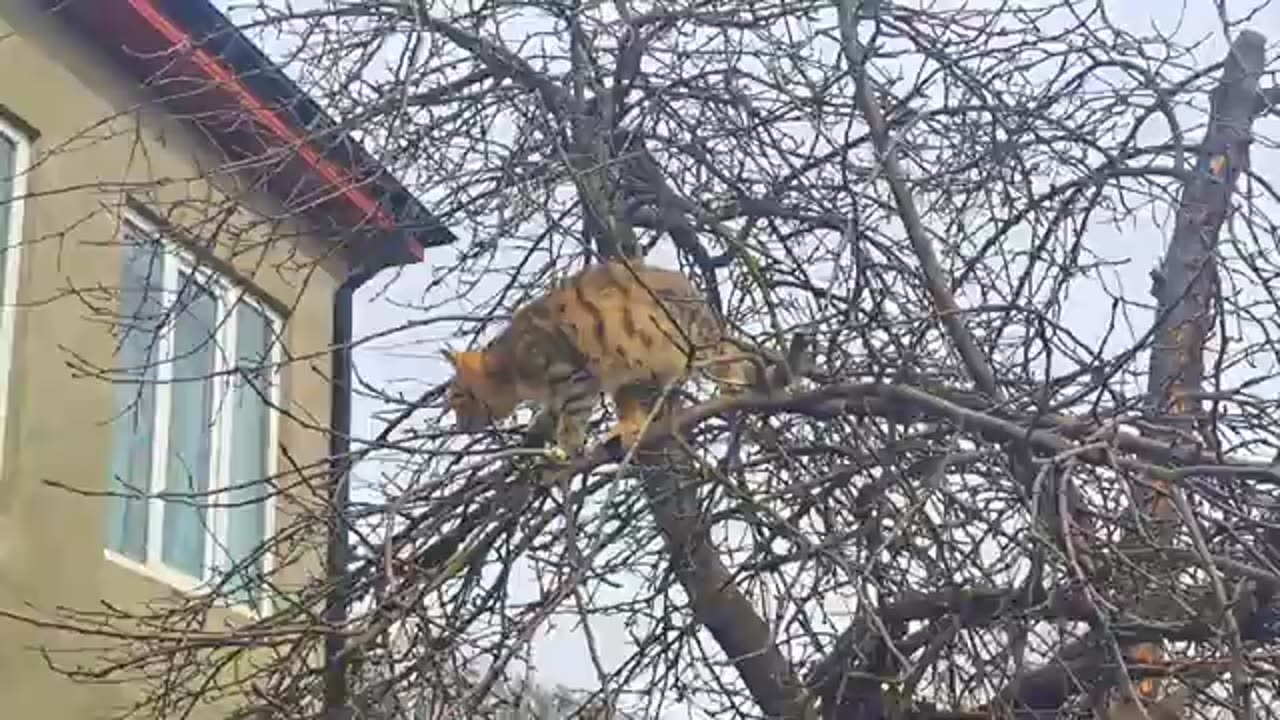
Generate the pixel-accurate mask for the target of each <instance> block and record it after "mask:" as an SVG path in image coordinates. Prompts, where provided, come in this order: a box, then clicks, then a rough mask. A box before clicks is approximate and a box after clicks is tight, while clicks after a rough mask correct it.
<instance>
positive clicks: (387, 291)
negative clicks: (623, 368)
mask: <svg viewBox="0 0 1280 720" xmlns="http://www.w3.org/2000/svg"><path fill="white" fill-rule="evenodd" d="M215 4H218V5H219V6H221V7H223V8H224V9H226V7H227V6H228V5H234V4H235V3H234V1H233V0H215ZM949 4H952V5H955V4H958V3H955V2H951V3H949ZM982 4H988V5H989V4H993V3H968V5H969V6H970V7H973V6H974V5H982ZM1215 5H1216V3H1215V2H1212V1H1211V0H1187V2H1185V3H1156V2H1135V1H1133V0H1128V1H1126V2H1114V3H1110V4H1109V5H1108V7H1107V10H1108V13H1109V14H1110V15H1111V17H1112V19H1113V21H1114V22H1115V23H1116V24H1118V25H1122V26H1125V27H1127V28H1128V29H1130V30H1132V31H1134V32H1142V31H1144V30H1150V29H1153V28H1154V29H1158V30H1159V31H1160V32H1161V33H1162V34H1166V35H1171V36H1173V37H1175V38H1176V39H1178V40H1181V41H1184V42H1186V41H1189V40H1192V39H1196V38H1205V41H1204V43H1203V45H1201V47H1200V48H1199V49H1198V51H1197V57H1198V58H1199V60H1200V64H1208V63H1211V62H1214V61H1217V60H1218V59H1220V58H1221V57H1222V56H1223V55H1224V54H1225V51H1226V48H1227V45H1228V41H1227V40H1226V39H1224V37H1223V35H1222V32H1221V30H1220V29H1216V28H1218V27H1219V24H1218V20H1217V10H1216V7H1215ZM1231 5H1232V6H1233V7H1236V8H1240V9H1241V10H1237V13H1238V12H1241V11H1242V10H1243V8H1245V7H1246V6H1245V4H1243V3H1238V2H1237V3H1231ZM231 14H232V17H233V18H235V17H238V15H237V14H236V13H231ZM1251 27H1253V28H1254V29H1256V30H1259V31H1261V32H1263V33H1264V34H1266V35H1267V36H1268V38H1269V41H1270V42H1269V56H1270V57H1273V58H1274V57H1276V56H1277V55H1280V47H1277V41H1280V3H1273V4H1271V5H1270V6H1267V7H1264V8H1263V9H1262V10H1260V11H1259V12H1258V13H1257V15H1256V16H1255V18H1254V20H1253V22H1252V24H1251ZM264 49H266V50H267V52H268V54H272V53H273V52H274V49H273V48H271V47H266V48H264ZM1273 65H1274V63H1273ZM1264 84H1269V82H1268V81H1267V80H1264ZM1160 130H1161V128H1160V127H1156V128H1154V131H1155V132H1159V131H1160ZM1255 131H1256V132H1257V134H1258V135H1259V136H1260V137H1269V138H1275V137H1280V119H1277V118H1274V117H1273V118H1264V119H1260V120H1259V121H1258V123H1257V124H1256V125H1255ZM1202 134H1203V130H1202V128H1199V127H1197V128H1196V129H1194V130H1192V131H1191V132H1190V135H1191V139H1193V140H1198V139H1199V138H1200V137H1201V136H1202ZM1253 159H1254V167H1255V169H1256V170H1257V171H1259V172H1260V173H1261V174H1263V175H1264V176H1270V177H1273V178H1277V177H1280V173H1277V170H1280V154H1278V153H1277V152H1276V151H1275V150H1274V149H1269V148H1265V147H1257V146H1256V147H1255V149H1254V154H1253ZM1087 242H1088V245H1089V248H1090V249H1091V250H1092V251H1093V252H1094V253H1096V254H1097V255H1098V256H1101V257H1103V258H1106V259H1110V260H1114V261H1122V264H1119V265H1117V266H1115V268H1114V270H1113V272H1112V280H1111V281H1110V285H1111V292H1112V293H1116V294H1122V295H1125V296H1127V297H1132V298H1141V299H1144V300H1146V299H1149V297H1150V296H1149V287H1150V283H1151V281H1150V278H1149V275H1148V273H1149V271H1150V270H1151V269H1152V268H1153V267H1156V266H1157V265H1158V263H1159V259H1160V257H1161V255H1162V251H1163V248H1164V246H1165V243H1166V238H1165V237H1164V236H1163V234H1162V233H1161V232H1160V231H1159V230H1158V229H1156V228H1155V226H1154V224H1151V223H1148V224H1139V225H1136V226H1134V227H1129V228H1111V227H1105V226H1099V227H1096V228H1094V229H1093V230H1091V232H1090V233H1089V236H1088V240H1087ZM455 258H456V251H455V250H454V249H452V248H436V249H429V250H428V251H427V255H426V258H425V260H424V262H423V264H421V265H418V266H410V267H407V268H404V269H403V270H400V271H397V272H395V273H391V272H388V273H386V274H385V275H383V276H381V277H379V278H377V279H375V280H374V281H373V282H371V283H370V284H369V285H367V286H366V287H365V288H363V289H362V290H361V291H360V292H359V293H358V294H357V298H356V303H355V307H356V311H355V317H356V335H357V337H360V336H363V335H367V334H369V333H374V332H378V331H382V330H385V329H388V328H393V327H396V326H399V325H401V324H402V323H404V322H406V321H411V320H415V319H419V317H420V312H419V311H417V310H414V309H412V306H414V305H417V304H420V303H421V302H422V300H423V298H422V297H421V288H422V287H424V286H426V285H428V284H429V283H430V281H431V279H432V277H433V267H441V266H448V265H449V264H450V263H452V262H454V260H455ZM1064 305H1065V309H1064V312H1063V318H1062V321H1063V322H1064V324H1066V325H1067V326H1068V327H1070V328H1071V329H1072V330H1073V331H1075V332H1076V333H1077V334H1078V335H1079V336H1080V337H1082V338H1085V339H1087V340H1088V341H1090V342H1094V343H1097V342H1099V341H1100V340H1101V338H1102V333H1103V331H1104V329H1105V328H1104V327H1102V324H1101V323H1099V321H1098V318H1101V317H1106V315H1107V313H1108V312H1109V308H1110V298H1109V297H1108V296H1107V295H1106V294H1104V293H1101V292H1096V291H1095V292H1077V293H1076V294H1074V295H1072V296H1071V297H1069V298H1067V300H1066V302H1065V303H1064ZM437 312H439V313H448V312H451V310H450V309H449V308H440V309H438V310H437ZM1147 322H1148V320H1147V319H1144V318H1141V317H1137V318H1135V320H1134V323H1135V324H1134V328H1133V331H1134V332H1137V333H1141V332H1143V331H1144V330H1145V329H1146V327H1147ZM453 333H454V328H452V327H449V326H447V325H442V326H439V327H433V328H430V329H428V330H426V331H422V332H415V333H412V334H406V335H404V336H403V337H397V338H396V339H394V340H392V341H378V342H375V343H371V344H369V345H367V346H363V347H361V348H360V349H359V350H358V351H357V353H356V362H357V368H358V372H359V375H360V376H361V377H362V378H363V379H364V380H365V381H367V382H369V383H371V384H372V385H374V386H378V387H382V388H385V389H390V390H391V391H393V392H395V391H397V390H398V391H400V392H403V393H404V394H405V395H406V396H413V395H416V394H417V393H418V392H420V391H421V389H422V388H423V387H424V386H426V385H430V384H434V383H437V382H441V381H443V380H445V379H447V376H448V368H447V366H446V364H445V363H444V362H443V360H442V359H441V358H440V357H439V355H438V349H439V348H440V347H441V346H443V344H444V343H445V342H447V341H450V340H454V338H453ZM1132 339H1133V336H1132V334H1130V333H1128V332H1125V333H1122V336H1121V337H1117V338H1114V339H1113V341H1112V342H1113V345H1115V346H1119V345H1126V344H1128V343H1129V342H1130V341H1132ZM454 341H455V342H458V341H457V340H454ZM377 411H378V407H377V405H376V404H375V403H373V402H372V401H369V400H361V401H359V402H358V403H357V406H356V421H355V425H354V430H355V432H356V433H361V432H364V433H366V435H367V436H371V435H373V434H375V433H376V432H377V429H378V425H377V424H376V423H374V422H372V420H371V418H372V416H373V415H374V413H375V412H377ZM361 473H362V474H363V476H364V479H365V480H366V481H375V480H376V474H373V473H370V472H369V471H368V469H367V468H365V469H362V470H361ZM592 629H593V631H594V633H595V634H596V637H597V642H598V643H599V645H600V647H601V650H602V653H603V655H604V656H605V659H606V661H607V662H612V663H617V662H620V661H622V660H623V659H625V658H626V657H627V655H628V654H629V650H628V643H627V640H626V638H627V634H626V631H625V629H624V628H623V627H622V624H621V620H617V621H611V620H609V619H596V620H595V621H594V622H593V624H592ZM534 648H535V650H534V657H533V658H532V664H533V666H534V667H535V668H536V674H537V676H538V678H539V679H540V680H542V681H543V682H547V683H564V684H567V685H571V686H578V687H582V686H585V687H594V685H595V676H594V672H593V670H592V664H591V662H590V659H589V655H588V653H587V649H586V643H585V639H584V637H583V635H582V633H581V632H579V631H575V630H573V629H572V628H571V627H570V626H569V624H567V623H558V624H555V625H553V626H551V627H549V628H548V629H547V630H546V631H545V632H544V633H542V634H541V636H540V637H538V638H537V639H536V641H535V644H534ZM670 716H671V717H675V716H676V715H670Z"/></svg>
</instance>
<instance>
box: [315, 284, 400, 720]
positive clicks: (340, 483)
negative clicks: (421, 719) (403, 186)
mask: <svg viewBox="0 0 1280 720" xmlns="http://www.w3.org/2000/svg"><path fill="white" fill-rule="evenodd" d="M385 267H386V266H385V265H382V266H372V267H357V268H355V269H354V270H353V271H352V272H351V274H349V275H348V276H347V278H346V279H345V280H343V281H342V284H341V285H339V286H338V289H337V291H336V292H334V295H333V344H332V346H331V347H330V350H329V367H330V375H331V378H330V382H329V497H328V501H329V502H328V507H329V510H330V517H329V525H328V528H329V532H328V538H327V542H326V547H325V570H326V573H327V574H328V577H329V582H330V586H329V591H328V593H327V594H326V597H325V607H324V615H323V617H324V620H325V623H326V624H327V625H328V626H329V629H330V630H331V631H332V632H330V633H328V634H327V635H326V636H325V639H324V656H325V661H324V713H323V717H325V718H326V719H327V720H339V718H342V719H345V718H349V717H350V715H351V710H350V708H349V706H348V695H349V687H348V685H347V679H348V678H347V658H346V657H344V656H343V653H344V651H345V650H346V641H345V640H344V638H343V636H342V633H341V631H340V628H341V627H342V626H344V625H345V624H346V621H347V616H348V613H349V612H350V603H351V576H350V574H349V573H348V572H347V566H348V565H349V564H350V562H351V533H350V529H351V528H350V526H349V524H348V522H347V508H348V506H349V505H350V504H351V483H350V474H351V458H350V454H351V407H352V387H351V385H352V375H353V373H352V364H353V363H352V356H353V352H352V347H351V344H352V339H353V335H354V328H353V325H354V322H353V320H354V317H353V315H354V313H353V308H352V305H353V302H352V301H353V300H354V298H355V294H356V291H357V290H359V289H360V288H361V287H362V286H363V285H364V284H365V283H367V282H368V281H370V280H372V279H373V277H374V276H375V275H377V274H378V272H379V271H381V270H382V269H383V268H385Z"/></svg>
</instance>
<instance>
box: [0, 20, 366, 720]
mask: <svg viewBox="0 0 1280 720" xmlns="http://www.w3.org/2000/svg"><path fill="white" fill-rule="evenodd" d="M10 32H16V34H14V35H11V34H10ZM0 35H3V36H4V38H3V39H2V40H0V67H3V68H5V72H4V73H0V106H2V107H3V108H4V109H5V110H6V111H8V113H10V114H12V115H13V116H15V117H17V118H19V119H20V120H21V121H22V122H24V123H26V124H28V125H30V126H31V127H32V128H34V129H35V130H36V131H37V132H38V133H39V137H38V139H37V140H35V142H34V160H35V161H36V163H37V166H36V167H35V169H34V170H33V172H32V174H31V176H30V179H29V188H28V190H29V192H30V193H31V194H32V195H33V197H32V198H30V199H29V200H27V202H26V205H25V223H24V237H25V238H26V241H27V244H26V245H25V247H24V248H23V250H22V257H23V260H22V272H21V280H20V282H21V285H20V290H19V292H20V300H21V302H23V303H24V304H26V305H27V307H25V308H23V309H22V310H21V311H20V312H19V314H18V318H19V319H18V322H17V325H16V336H15V347H16V355H15V358H14V366H13V368H12V375H11V384H10V390H9V397H8V407H9V409H10V412H9V416H8V422H7V426H6V428H5V445H4V451H5V454H4V456H3V466H2V469H0V611H10V612H21V613H23V614H26V615H32V616H35V617H43V618H46V619H52V618H53V617H54V616H53V615H52V610H53V608H54V606H55V605H65V606H70V607H73V608H81V609H88V610H92V609H94V607H95V605H97V603H98V601H99V599H100V598H102V599H108V600H110V601H112V602H114V603H126V604H127V603H137V602H139V601H143V600H149V599H153V598H156V597H160V596H164V595H166V594H171V593H172V592H173V591H171V590H167V589H166V588H165V587H164V586H162V585H160V584H157V583H156V582H154V581H151V580H148V579H146V578H144V577H142V576H140V575H138V574H137V573H135V572H132V571H130V570H127V569H125V568H123V567H121V566H119V565H116V564H113V563H111V562H110V561H108V560H106V559H104V556H103V540H104V538H105V530H104V525H103V514H104V508H105V501H104V500H102V499H100V498H93V497H78V496H76V495H74V494H72V493H69V492H67V491H66V490H61V489H57V488H53V487H49V486H47V485H46V484H44V482H43V481H45V480H52V481H55V482H59V483H65V484H68V485H72V486H75V487H80V488H84V489H86V490H89V491H100V490H103V489H105V488H106V482H107V470H108V457H109V455H108V450H109V449H108V442H109V439H110V428H109V427H108V426H105V425H103V424H102V423H104V421H106V420H107V418H108V416H109V414H110V412H111V403H112V394H111V387H110V385H109V384H108V383H106V382H104V381H103V380H101V379H96V378H88V377H77V372H76V371H75V370H74V369H73V368H72V367H70V366H69V363H73V362H76V363H79V362H85V361H87V362H88V363H93V364H97V365H99V366H102V367H107V368H110V367H111V366H112V360H111V348H112V344H113V341H112V339H111V338H110V336H109V334H108V328H107V326H106V325H105V324H104V323H103V322H101V320H102V317H101V315H100V313H98V312H96V311H95V310H94V309H93V308H92V302H91V301H92V299H93V298H95V297H96V298H98V299H99V300H102V301H104V302H109V301H110V299H109V297H106V296H103V295H101V294H100V293H99V294H97V295H95V294H94V293H92V292H91V290H92V288H94V286H96V285H98V284H102V285H106V286H108V287H111V286H114V285H115V284H116V283H117V282H118V281H117V277H118V275H117V273H118V269H119V266H120V258H119V248H118V247H116V246H115V245H114V244H113V243H112V242H111V241H112V238H113V237H114V235H115V233H116V223H117V222H118V219H119V217H120V210H121V203H122V197H123V193H122V188H123V187H124V186H130V192H131V194H133V195H134V196H136V197H140V198H147V197H149V198H150V199H149V200H148V201H147V205H148V206H150V207H151V208H152V209H153V210H155V211H156V212H157V213H159V214H160V215H171V216H173V217H176V218H178V220H177V223H176V224H177V225H179V226H180V227H185V228H189V229H191V230H192V233H191V235H192V237H194V238H196V239H203V237H204V236H206V235H207V233H206V230H207V228H208V227H211V226H212V220H213V219H214V218H215V216H217V215H218V213H219V212H220V211H221V210H222V209H224V208H225V207H226V201H225V196H224V195H222V194H220V193H219V192H218V191H216V190H214V189H213V188H211V187H210V184H209V183H207V182H205V181H204V180H203V179H202V178H201V176H202V175H204V173H203V172H202V171H201V170H200V167H202V166H203V167H208V166H209V165H211V164H212V163H213V162H214V161H215V160H216V155H214V154H213V153H212V152H211V148H206V147H205V146H203V145H201V144H200V141H198V140H196V139H195V136H194V135H193V134H192V133H190V132H187V131H186V130H185V129H184V128H182V127H181V126H179V125H178V124H176V123H174V122H172V121H171V120H166V119H165V118H163V117H159V116H156V114H154V113H150V112H146V113H142V114H138V113H136V112H135V113H130V112H125V113H124V114H123V115H121V114H120V113H121V111H126V110H129V109H130V108H131V107H132V106H134V105H135V104H136V103H137V102H138V101H139V98H137V97H130V95H129V94H128V93H127V92H126V91H124V90H123V89H122V88H126V87H129V83H128V82H127V81H126V80H124V78H123V76H119V75H116V74H114V73H113V72H111V70H110V69H109V67H108V66H107V63H106V62H104V61H103V59H102V58H99V57H95V56H93V55H90V54H89V53H88V51H86V50H85V49H84V48H83V47H82V45H81V44H80V43H79V42H77V41H76V40H75V38H74V37H73V36H71V35H70V34H69V33H68V32H67V31H66V30H65V29H63V28H62V27H60V26H59V25H57V24H56V21H55V20H53V19H51V18H48V17H45V16H43V15H42V14H41V13H39V12H36V11H33V10H30V9H29V6H28V5H27V4H26V3H24V2H20V1H17V0H0ZM112 116H115V118H114V119H112V120H110V121H108V122H106V123H102V124H99V123H100V122H101V121H102V120H104V119H107V118H111V117H112ZM139 118H141V122H139ZM161 178H168V179H172V181H170V182H167V183H164V184H157V183H156V182H155V181H156V180H157V179H161ZM223 185H224V187H227V184H226V183H223ZM231 191H232V192H236V191H235V190H234V189H233V188H232V189H231ZM244 202H245V203H246V204H248V205H252V206H254V207H256V208H258V209H259V210H262V211H265V212H269V213H279V212H280V209H279V208H278V207H274V206H273V203H271V202H270V201H269V200H267V199H264V198H262V197H257V196H253V197H251V198H246V199H244ZM241 216H242V217H241V224H242V226H243V223H244V222H245V220H248V219H250V216H249V215H248V214H247V213H241ZM219 219H220V218H219ZM232 225H233V226H234V225H235V223H233V224H232ZM297 231H298V228H297V227H296V226H294V227H280V228H278V229H277V232H276V233H275V236H277V237H278V236H280V235H293V234H294V233H295V232H297ZM268 239H270V238H268V237H267V236H266V233H264V232H262V231H261V230H255V231H245V232H232V233H230V234H229V235H228V234H224V237H223V238H222V239H221V240H222V242H223V246H222V247H221V254H222V255H223V256H224V257H225V256H227V255H229V254H230V253H231V251H232V250H236V251H239V252H240V253H241V257H240V258H239V259H238V260H236V261H234V263H233V264H235V265H237V266H238V267H239V268H240V269H241V271H242V272H243V273H244V275H245V276H246V277H247V278H249V279H251V280H252V284H253V285H254V286H255V287H256V288H257V289H259V290H260V291H261V292H263V293H264V294H265V295H267V296H269V298H271V299H272V300H274V301H275V303H276V305H277V309H278V310H280V311H282V312H284V313H285V314H286V318H287V319H286V328H285V332H286V346H287V347H288V349H289V353H290V354H292V355H295V356H303V357H305V358H306V359H305V360H302V361H300V362H296V363H291V364H288V365H286V367H285V368H284V371H283V378H282V385H283V387H282V391H283V397H284V399H285V403H286V405H288V406H289V407H290V409H291V410H292V411H293V412H294V413H296V414H297V418H298V420H297V421H291V420H288V419H283V420H282V421H281V426H280V439H281V441H282V443H283V444H284V445H285V446H287V447H288V449H289V452H290V455H292V457H293V458H294V459H296V460H300V461H302V462H304V463H306V462H308V461H316V460H318V459H320V458H322V457H323V456H324V455H325V454H326V446H325V442H326V440H325V436H324V433H323V426H324V423H325V419H326V418H327V416H328V409H327V406H328V385H327V383H326V382H325V381H324V379H323V377H322V375H323V374H327V372H328V371H327V366H328V362H327V354H326V348H327V346H328V341H329V332H330V317H331V315H330V303H331V298H332V294H333V291H334V289H335V287H336V284H337V281H336V278H337V277H339V276H340V275H341V273H342V268H340V267H337V266H336V265H335V263H333V262H326V263H318V262H317V261H316V260H315V258H316V257H317V254H318V252H319V249H318V248H317V247H315V246H310V245H309V244H308V243H306V242H302V243H295V242H289V241H280V240H276V241H274V242H265V241H266V240H268ZM304 289H305V292H303V290H304ZM86 299H87V300H86ZM77 357H78V358H82V359H83V361H77V360H76V358H77ZM308 424H311V425H313V427H310V428H308V427H306V425H308ZM281 467H282V468H283V467H287V464H286V463H285V462H284V461H283V460H282V461H281ZM277 522H279V523H287V520H283V519H282V520H277ZM26 603H33V604H34V605H35V606H36V607H35V608H34V609H32V608H28V607H26V606H25V604H26ZM101 642H102V641H100V640H97V639H85V638H83V637H79V636H77V635H75V634H74V633H67V632H59V631H57V630H52V629H36V628H32V627H30V626H28V625H25V624H22V623H17V622H13V621H11V620H7V619H5V618H3V617H0V698H3V710H2V711H0V715H3V716H4V717H14V718H42V719H43V718H50V719H52V718H59V719H61V718H67V719H72V718H76V719H78V718H91V717H97V716H98V713H100V712H102V713H105V712H109V711H110V707H109V705H110V704H111V703H113V702H118V701H121V700H123V699H124V698H125V695H124V693H123V692H122V691H120V690H117V689H114V688H91V687H83V686H75V685H72V684H70V683H69V682H68V681H67V680H65V679H63V678H62V677H61V676H60V675H57V674H55V673H52V672H51V671H49V670H48V669H47V668H46V666H45V662H44V661H43V660H42V659H41V658H40V656H39V655H37V654H34V653H32V652H31V651H30V650H29V649H27V648H24V647H22V646H24V645H38V646H44V647H52V648H84V647H86V646H88V645H94V646H96V645H100V644H101ZM59 659H60V660H61V661H64V662H67V661H69V662H78V661H83V660H84V658H83V657H74V656H73V657H66V658H59Z"/></svg>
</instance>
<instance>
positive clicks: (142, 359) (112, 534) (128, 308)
mask: <svg viewBox="0 0 1280 720" xmlns="http://www.w3.org/2000/svg"><path fill="white" fill-rule="evenodd" d="M123 255H124V262H123V268H122V271H121V278H120V308H119V310H118V313H119V318H118V320H117V321H116V322H117V323H118V325H117V328H118V330H117V336H118V337H119V341H118V342H119V344H120V348H119V352H118V354H117V356H116V363H115V364H116V366H117V370H118V374H119V376H120V382H118V383H116V385H115V387H114V396H115V397H114V408H113V409H114V412H113V413H112V418H113V419H112V442H111V475H110V478H109V483H108V484H109V489H110V491H111V492H113V493H130V494H145V493H148V492H150V488H149V485H150V482H151V446H152V440H153V438H154V437H155V432H154V426H155V377H156V372H155V358H156V352H157V349H158V348H157V337H158V333H157V330H158V328H159V326H160V320H161V319H162V317H163V311H164V307H163V305H162V303H161V302H160V285H161V278H162V273H161V264H162V262H163V257H162V256H161V255H160V253H158V252H156V246H155V245H154V244H151V243H150V242H149V241H148V240H147V239H146V238H144V237H142V236H141V235H138V234H136V233H128V234H126V236H125V241H124V244H123ZM146 542H147V501H146V499H145V498H128V497H123V496H121V495H119V494H117V495H115V496H113V497H111V498H110V499H109V508H108V512H107V547H109V548H111V549H112V550H115V551H116V552H119V553H122V554H124V555H127V556H128V557H131V558H133V559H135V560H137V561H139V562H142V561H144V560H145V559H146Z"/></svg>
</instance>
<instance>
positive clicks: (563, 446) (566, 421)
mask: <svg viewBox="0 0 1280 720" xmlns="http://www.w3.org/2000/svg"><path fill="white" fill-rule="evenodd" d="M587 420H588V418H587V417H586V416H584V415H583V414H582V413H578V412H574V411H572V410H571V409H569V408H561V409H560V411H559V412H558V413H556V447H554V448H552V449H551V452H552V453H553V455H554V457H555V459H556V460H557V461H559V462H567V461H568V460H569V458H571V457H576V456H578V455H581V454H582V451H583V449H584V448H585V447H586V445H587Z"/></svg>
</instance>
